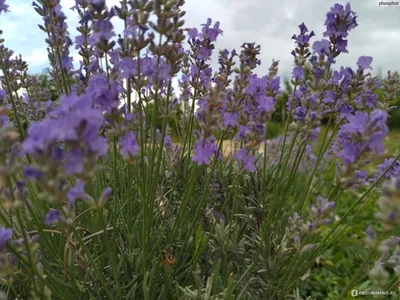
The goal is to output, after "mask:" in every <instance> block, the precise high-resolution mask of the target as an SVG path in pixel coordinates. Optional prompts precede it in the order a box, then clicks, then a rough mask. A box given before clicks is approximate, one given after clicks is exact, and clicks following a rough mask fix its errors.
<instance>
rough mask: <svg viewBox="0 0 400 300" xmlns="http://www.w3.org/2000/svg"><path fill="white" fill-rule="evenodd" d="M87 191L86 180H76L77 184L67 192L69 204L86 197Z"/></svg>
mask: <svg viewBox="0 0 400 300" xmlns="http://www.w3.org/2000/svg"><path fill="white" fill-rule="evenodd" d="M85 197H86V193H85V182H84V181H82V180H80V179H78V180H77V181H76V184H75V186H73V187H71V188H70V189H69V190H68V193H67V199H68V203H69V205H71V206H73V205H75V202H76V199H78V198H79V199H85Z"/></svg>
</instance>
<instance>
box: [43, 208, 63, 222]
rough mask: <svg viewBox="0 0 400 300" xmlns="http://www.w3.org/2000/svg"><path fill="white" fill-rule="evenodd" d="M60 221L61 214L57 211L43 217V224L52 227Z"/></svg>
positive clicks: (51, 211)
mask: <svg viewBox="0 0 400 300" xmlns="http://www.w3.org/2000/svg"><path fill="white" fill-rule="evenodd" d="M61 220H62V217H61V214H60V212H59V211H58V210H50V211H49V212H48V213H47V214H46V216H45V217H44V224H46V225H54V224H56V223H58V222H60V221H61Z"/></svg>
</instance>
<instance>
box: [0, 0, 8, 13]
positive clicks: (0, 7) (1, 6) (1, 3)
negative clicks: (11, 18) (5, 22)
mask: <svg viewBox="0 0 400 300" xmlns="http://www.w3.org/2000/svg"><path fill="white" fill-rule="evenodd" d="M8 7H9V6H8V5H7V4H6V0H0V14H1V12H2V11H4V12H5V13H6V12H9V10H8Z"/></svg>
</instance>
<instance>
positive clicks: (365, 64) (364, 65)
mask: <svg viewBox="0 0 400 300" xmlns="http://www.w3.org/2000/svg"><path fill="white" fill-rule="evenodd" d="M371 63H372V57H371V56H360V58H359V59H358V61H357V66H358V68H360V69H361V70H366V69H371V70H372V68H371Z"/></svg>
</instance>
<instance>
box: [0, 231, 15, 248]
mask: <svg viewBox="0 0 400 300" xmlns="http://www.w3.org/2000/svg"><path fill="white" fill-rule="evenodd" d="M13 234H14V230H13V229H12V228H4V227H0V250H3V249H4V248H5V246H6V245H7V243H8V241H9V240H10V239H11V237H12V236H13Z"/></svg>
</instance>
